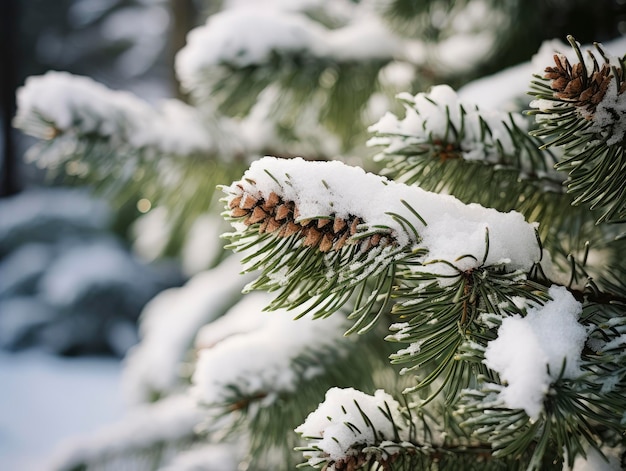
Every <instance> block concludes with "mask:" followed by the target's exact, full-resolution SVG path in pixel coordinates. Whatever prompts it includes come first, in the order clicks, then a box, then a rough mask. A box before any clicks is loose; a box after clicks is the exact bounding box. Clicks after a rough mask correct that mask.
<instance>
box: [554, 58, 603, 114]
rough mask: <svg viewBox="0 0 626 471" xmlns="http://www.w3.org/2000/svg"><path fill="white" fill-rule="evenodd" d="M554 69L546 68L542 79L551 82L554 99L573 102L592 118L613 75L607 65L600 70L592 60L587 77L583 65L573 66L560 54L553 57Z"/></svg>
mask: <svg viewBox="0 0 626 471" xmlns="http://www.w3.org/2000/svg"><path fill="white" fill-rule="evenodd" d="M554 62H555V64H556V67H546V69H545V75H544V78H546V79H549V80H551V83H550V86H551V88H552V90H554V96H555V98H558V99H560V100H564V101H568V102H573V103H574V104H575V105H576V106H577V107H579V108H583V109H584V110H585V111H586V112H588V113H589V118H591V117H593V114H594V112H595V110H596V107H597V106H598V104H599V103H600V102H601V101H602V98H604V95H605V94H606V91H607V89H608V88H609V84H610V83H611V79H612V77H613V75H612V74H611V67H610V66H609V64H608V63H604V64H602V67H601V68H600V67H599V66H598V63H597V62H596V61H595V59H594V70H593V73H592V74H591V76H590V77H588V76H587V73H586V70H585V69H584V67H585V65H584V64H582V63H580V62H578V63H576V64H574V65H573V66H572V65H571V64H570V63H569V61H568V60H567V58H566V57H565V56H563V55H560V54H555V55H554Z"/></svg>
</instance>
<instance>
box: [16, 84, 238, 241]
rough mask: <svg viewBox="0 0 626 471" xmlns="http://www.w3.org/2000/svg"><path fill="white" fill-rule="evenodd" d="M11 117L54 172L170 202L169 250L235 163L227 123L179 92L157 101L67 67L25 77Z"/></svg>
mask: <svg viewBox="0 0 626 471" xmlns="http://www.w3.org/2000/svg"><path fill="white" fill-rule="evenodd" d="M14 125H15V126H16V127H17V128H19V129H21V130H22V131H23V132H25V133H26V134H29V135H32V136H34V137H36V138H38V139H40V141H39V142H37V143H36V144H35V145H34V146H33V147H31V148H30V149H29V150H28V152H27V156H26V157H27V159H29V160H31V161H34V162H35V163H36V164H37V165H38V166H39V167H42V168H45V169H47V170H48V171H49V172H50V173H51V174H55V173H59V172H60V173H64V174H65V175H66V176H67V178H68V179H70V180H73V181H80V182H81V183H88V184H91V185H92V186H93V187H94V188H95V189H96V190H98V192H99V193H100V194H102V195H104V196H106V197H108V198H110V199H112V200H113V201H114V202H115V203H116V204H118V205H120V206H121V205H124V204H128V203H131V204H132V205H134V204H135V203H136V202H137V201H138V200H140V199H147V200H148V201H149V202H150V205H151V207H156V206H165V207H167V208H168V209H169V210H170V213H171V214H172V215H175V216H173V219H174V221H173V224H172V227H173V228H174V233H173V235H172V241H171V244H170V248H171V249H172V250H169V253H175V252H176V251H177V249H178V248H179V246H180V244H181V238H182V234H186V232H187V231H188V230H189V229H190V227H191V224H192V223H193V222H194V220H195V219H196V218H197V217H198V216H199V215H201V214H203V213H205V212H206V211H207V210H209V209H210V208H211V206H212V204H214V203H215V200H214V198H213V196H214V188H215V186H216V185H217V183H218V182H219V181H223V180H224V178H233V177H234V174H235V173H233V174H231V172H238V171H240V170H239V169H238V167H239V161H240V160H241V159H240V156H239V151H240V150H241V149H240V148H238V146H237V145H235V144H234V143H235V142H236V141H235V139H234V137H233V136H232V134H231V133H230V130H229V127H228V125H227V123H225V122H223V121H220V120H219V119H217V118H214V117H213V116H207V115H206V114H205V113H202V112H200V111H198V110H197V109H195V108H192V107H190V106H188V105H186V104H184V103H182V102H180V101H177V100H168V101H165V102H163V103H162V104H161V106H160V107H158V108H155V107H152V106H150V105H149V104H148V103H147V102H144V101H142V100H140V99H138V98H136V97H134V96H132V95H130V94H129V93H127V92H121V91H114V90H110V89H108V88H106V87H104V86H103V85H101V84H99V83H97V82H95V81H93V80H91V79H89V78H87V77H80V76H75V75H71V74H68V73H65V72H48V73H47V74H45V75H43V76H38V77H30V78H29V79H28V80H27V82H26V84H25V85H24V87H22V88H21V89H20V90H19V91H18V113H17V115H16V116H15V119H14ZM218 136H219V140H218V138H217V137H218ZM227 163H228V165H226V164H227ZM198 188H202V189H203V190H202V191H201V192H199V191H198Z"/></svg>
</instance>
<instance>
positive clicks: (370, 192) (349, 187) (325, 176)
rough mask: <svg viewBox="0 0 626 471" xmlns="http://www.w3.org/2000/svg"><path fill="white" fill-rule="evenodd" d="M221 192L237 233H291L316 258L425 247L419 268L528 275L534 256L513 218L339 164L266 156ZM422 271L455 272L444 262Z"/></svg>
mask: <svg viewBox="0 0 626 471" xmlns="http://www.w3.org/2000/svg"><path fill="white" fill-rule="evenodd" d="M225 191H226V193H227V194H228V195H229V196H228V198H227V204H228V208H229V210H230V216H231V218H237V219H235V220H234V221H233V225H234V226H235V228H236V229H237V230H238V231H240V232H241V233H244V232H252V231H255V230H256V231H259V232H261V233H264V232H272V233H275V234H276V235H277V236H278V237H288V236H291V235H294V234H297V235H298V236H299V237H301V238H302V240H303V242H302V243H303V245H304V246H311V247H318V248H319V250H320V251H322V252H326V251H331V250H333V251H336V250H340V249H341V248H342V247H343V246H344V245H345V244H357V243H358V244H362V245H361V247H362V249H364V250H369V249H372V248H373V247H376V249H380V248H384V247H386V246H395V247H400V248H404V249H406V250H407V251H411V250H417V249H426V250H428V255H427V256H426V257H424V258H423V261H424V262H427V261H436V260H446V261H448V262H450V263H453V264H455V265H456V267H457V268H458V270H462V271H464V270H468V269H471V268H475V267H477V266H480V265H481V263H483V264H484V265H487V266H488V265H506V267H507V269H508V270H510V271H515V270H523V271H528V270H529V269H530V268H531V267H532V265H533V264H534V263H535V262H536V261H537V260H538V259H539V256H540V250H539V247H538V243H537V239H536V237H535V229H534V226H533V225H531V224H529V223H527V222H526V221H525V220H524V218H523V217H522V215H521V214H519V213H516V212H509V213H501V212H498V211H496V210H494V209H490V208H484V207H482V206H480V205H477V204H469V205H466V204H463V203H462V202H460V201H459V200H457V199H456V198H454V197H452V196H450V195H441V194H436V193H431V192H427V191H424V190H422V189H420V188H418V187H414V186H407V185H404V184H402V183H397V182H394V181H390V180H388V179H386V178H384V177H381V176H378V175H375V174H372V173H367V172H365V171H364V170H362V169H360V168H357V167H350V166H347V165H345V164H343V163H341V162H308V161H305V160H303V159H301V158H296V159H289V160H283V159H277V158H273V157H265V158H263V159H261V160H258V161H256V162H254V163H253V164H252V165H251V167H250V168H249V170H248V171H246V173H245V174H244V176H243V178H242V180H240V181H238V182H235V183H233V184H232V185H231V186H230V187H227V188H226V189H225ZM418 215H419V216H418ZM346 221H348V222H350V224H351V226H352V227H351V228H350V231H349V232H348V233H347V235H346V234H345V233H343V232H341V231H340V230H336V229H338V228H341V230H344V229H343V228H344V227H345V226H346ZM363 234H366V235H368V234H373V235H370V236H368V237H364V236H363ZM487 237H488V240H489V242H488V247H487V244H486V238H487ZM483 260H484V262H483ZM422 269H423V271H428V272H429V273H435V274H455V273H456V272H455V271H454V270H452V271H450V270H451V269H450V267H449V266H448V265H445V264H442V263H434V264H430V265H428V266H427V267H423V268H422Z"/></svg>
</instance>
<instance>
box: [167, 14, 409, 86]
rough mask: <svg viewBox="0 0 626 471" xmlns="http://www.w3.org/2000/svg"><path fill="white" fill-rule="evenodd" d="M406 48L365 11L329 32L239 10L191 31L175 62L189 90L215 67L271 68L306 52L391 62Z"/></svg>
mask: <svg viewBox="0 0 626 471" xmlns="http://www.w3.org/2000/svg"><path fill="white" fill-rule="evenodd" d="M404 49H405V45H404V44H403V43H402V41H401V40H400V39H399V38H397V37H396V36H395V35H394V34H393V33H392V32H391V31H390V30H389V29H387V28H386V27H385V26H384V25H383V24H382V22H381V20H380V19H379V18H378V17H377V16H375V15H373V14H366V13H365V12H362V14H360V15H356V19H354V20H353V21H352V22H351V23H348V24H347V25H345V26H343V27H340V28H337V29H328V28H326V27H325V26H323V25H322V24H321V23H317V22H315V21H313V20H310V19H308V18H307V17H306V16H304V15H302V14H298V13H293V12H285V11H279V10H274V9H272V8H268V9H260V8H246V9H244V8H236V9H232V10H225V11H222V12H220V13H217V14H215V15H212V16H210V17H209V19H208V20H207V22H206V24H205V25H203V26H200V27H198V28H195V29H193V30H192V31H191V32H190V33H189V35H188V36H187V45H186V46H185V47H184V48H183V49H181V50H180V51H179V53H178V55H177V57H176V72H177V74H178V77H179V78H180V80H181V82H182V83H183V85H185V86H186V87H187V88H191V87H193V86H194V84H195V83H196V82H198V81H200V80H201V75H202V72H203V70H205V69H206V68H209V67H212V66H216V65H230V66H233V67H238V68H243V67H247V66H250V65H260V64H263V63H267V62H268V61H269V60H270V59H271V57H272V54H290V53H304V54H306V55H309V56H310V57H315V58H318V59H324V58H330V59H333V60H338V61H359V60H367V59H372V60H375V59H383V60H391V59H393V58H402V57H404V56H405V50H404Z"/></svg>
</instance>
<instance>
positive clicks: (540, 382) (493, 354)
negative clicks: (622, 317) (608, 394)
mask: <svg viewBox="0 0 626 471" xmlns="http://www.w3.org/2000/svg"><path fill="white" fill-rule="evenodd" d="M549 294H550V297H551V298H552V301H548V302H547V303H546V304H544V305H543V306H536V307H532V308H530V309H529V310H528V314H527V315H526V317H523V318H522V317H520V316H512V317H507V318H505V319H504V320H503V321H502V325H501V326H500V328H499V329H498V337H497V338H496V339H495V340H492V341H491V342H489V344H488V345H487V350H486V351H485V360H484V363H485V364H486V365H487V366H488V367H489V368H491V369H493V370H495V371H497V372H498V373H499V374H500V378H501V379H502V380H503V381H505V382H506V383H508V384H507V386H505V387H504V389H502V391H501V392H500V393H499V396H500V399H502V400H503V401H504V403H505V404H506V406H507V407H508V408H510V409H524V410H525V411H526V413H527V414H528V415H529V417H531V418H532V419H537V418H538V417H539V414H540V413H541V411H542V410H543V400H544V398H545V396H546V394H547V393H548V390H549V388H550V384H551V383H552V382H553V381H554V380H556V379H557V378H559V375H560V374H561V372H563V377H564V378H574V377H576V376H577V375H578V374H579V373H580V367H579V362H580V354H581V352H582V349H583V346H584V343H585V339H586V338H587V332H586V329H585V327H584V326H582V325H581V324H579V323H578V317H579V316H580V314H581V312H582V306H581V304H580V303H579V302H578V301H576V300H575V299H574V297H573V296H572V295H571V294H570V293H569V291H567V289H565V288H564V287H559V286H552V287H551V288H550V290H549ZM563 367H564V368H565V369H564V370H563ZM547 368H549V372H548V370H547Z"/></svg>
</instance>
